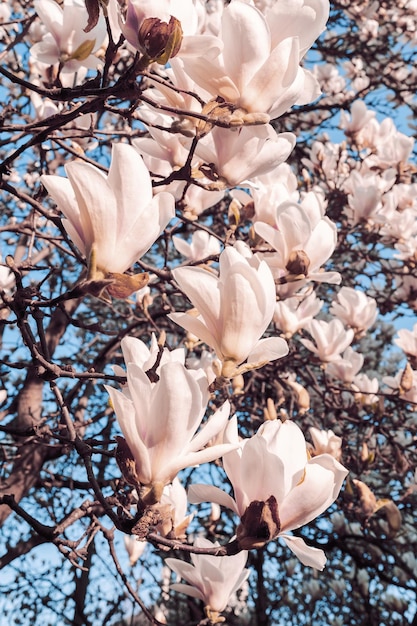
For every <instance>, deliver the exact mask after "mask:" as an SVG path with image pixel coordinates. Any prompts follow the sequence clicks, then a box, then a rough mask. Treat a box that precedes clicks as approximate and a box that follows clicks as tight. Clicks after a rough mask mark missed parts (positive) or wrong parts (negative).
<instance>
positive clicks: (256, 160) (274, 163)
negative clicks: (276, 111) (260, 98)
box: [195, 124, 295, 187]
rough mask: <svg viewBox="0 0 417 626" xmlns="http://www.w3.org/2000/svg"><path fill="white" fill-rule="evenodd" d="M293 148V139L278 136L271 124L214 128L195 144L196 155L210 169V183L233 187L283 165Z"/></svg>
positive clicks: (282, 135) (286, 134)
mask: <svg viewBox="0 0 417 626" xmlns="http://www.w3.org/2000/svg"><path fill="white" fill-rule="evenodd" d="M294 146H295V135H293V134H292V133H279V134H277V133H276V131H275V130H274V129H273V128H272V126H271V125H270V124H264V125H263V126H241V127H240V128H236V129H229V128H220V127H218V126H217V127H216V128H213V130H212V131H211V132H210V133H209V134H208V135H206V136H205V137H203V139H202V140H201V141H199V142H198V145H197V148H196V151H195V153H196V155H197V156H198V157H199V158H200V159H201V160H202V161H203V162H204V163H205V164H207V165H205V166H200V169H201V171H202V172H204V171H205V170H204V169H203V167H209V170H210V171H208V172H207V174H208V178H209V179H210V180H214V181H217V180H218V179H220V180H218V182H217V185H219V184H220V185H223V187H224V186H226V187H227V186H228V187H235V186H237V185H239V184H241V183H243V182H245V181H247V180H248V179H251V178H253V177H254V176H260V175H261V174H265V173H267V172H271V171H272V170H274V169H275V168H276V167H278V165H280V164H281V163H283V162H284V161H285V160H286V159H287V158H288V157H289V155H290V154H291V152H292V150H293V148H294Z"/></svg>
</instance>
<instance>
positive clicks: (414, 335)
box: [394, 324, 417, 357]
mask: <svg viewBox="0 0 417 626" xmlns="http://www.w3.org/2000/svg"><path fill="white" fill-rule="evenodd" d="M394 343H395V344H396V345H397V346H398V347H399V348H401V349H402V350H404V352H405V353H406V354H408V355H410V356H413V357H417V324H414V326H413V330H407V329H406V328H400V330H399V331H398V337H396V338H395V339H394Z"/></svg>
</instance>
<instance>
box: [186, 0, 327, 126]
mask: <svg viewBox="0 0 417 626" xmlns="http://www.w3.org/2000/svg"><path fill="white" fill-rule="evenodd" d="M328 11H329V4H328V1H327V0H297V1H296V2H294V1H291V2H290V1H288V0H287V1H285V2H282V1H280V2H276V3H275V5H274V6H272V7H271V8H270V9H269V10H267V11H266V14H265V15H262V13H261V12H260V11H258V9H256V8H255V7H254V6H251V5H250V4H249V3H247V2H241V1H240V0H233V2H231V3H230V4H229V5H228V6H227V7H226V8H225V9H224V11H223V15H222V19H221V30H220V33H219V38H220V45H219V43H218V42H217V43H213V45H212V47H217V48H218V49H219V50H221V53H220V54H217V55H214V54H213V52H212V50H211V49H210V48H209V49H207V50H205V51H203V52H202V53H201V55H200V56H193V57H191V58H189V57H187V56H186V57H183V62H184V67H185V71H186V72H187V74H188V75H189V76H190V77H191V78H192V79H193V80H194V81H195V82H196V83H197V84H198V85H200V87H202V88H203V89H204V90H206V91H207V92H208V93H210V94H211V95H212V96H213V97H217V96H220V97H222V98H223V99H224V100H225V101H226V102H229V103H231V104H233V105H234V106H235V107H237V108H240V109H243V110H244V111H246V112H249V113H254V114H257V113H262V114H268V115H269V117H270V118H271V119H273V118H276V117H279V116H280V115H282V114H283V113H285V111H287V110H288V109H289V108H290V107H291V106H292V105H293V104H306V103H308V102H311V101H312V100H314V99H315V98H317V97H318V96H319V95H320V89H319V86H318V83H317V81H316V79H315V78H314V77H313V75H312V74H311V73H310V72H308V71H307V70H305V69H303V68H301V67H300V65H299V63H300V60H301V59H302V57H303V56H304V54H305V53H306V52H307V50H308V49H309V48H310V47H311V45H312V44H313V42H314V40H315V39H316V38H317V37H318V35H319V34H320V33H321V31H323V30H324V27H325V24H326V20H327V17H328Z"/></svg>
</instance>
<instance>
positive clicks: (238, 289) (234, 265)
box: [169, 245, 288, 378]
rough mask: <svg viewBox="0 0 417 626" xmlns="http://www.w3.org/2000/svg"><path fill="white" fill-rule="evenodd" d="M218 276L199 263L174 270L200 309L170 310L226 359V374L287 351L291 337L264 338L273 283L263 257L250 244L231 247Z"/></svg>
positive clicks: (272, 301) (272, 302)
mask: <svg viewBox="0 0 417 626" xmlns="http://www.w3.org/2000/svg"><path fill="white" fill-rule="evenodd" d="M219 263H220V273H219V276H216V275H215V274H213V273H211V272H209V271H207V270H205V269H202V268H199V267H180V268H177V269H175V270H173V272H172V273H173V275H174V278H175V280H176V281H177V283H178V284H179V286H180V288H181V289H182V291H183V292H184V293H185V294H186V295H187V297H188V298H189V299H190V300H191V302H192V303H193V305H194V306H195V308H196V309H197V310H198V313H199V315H198V317H194V316H191V315H188V314H187V313H171V314H170V315H169V317H170V318H171V319H172V320H173V321H174V322H176V323H177V324H179V325H180V326H182V327H183V328H185V329H186V330H188V331H189V332H191V333H193V334H194V335H196V336H197V337H199V339H201V340H202V341H204V342H205V343H206V344H207V345H209V346H211V347H212V348H213V349H214V350H215V352H216V355H217V357H218V358H219V359H220V360H221V361H222V363H223V367H222V375H223V376H224V377H226V378H230V377H233V376H236V375H237V374H238V373H242V368H240V369H239V365H241V364H242V363H243V362H244V361H246V360H247V363H246V364H245V366H244V368H243V369H244V370H247V369H251V368H254V367H261V366H262V365H264V364H265V363H267V362H269V361H272V360H274V359H279V358H281V357H283V356H285V355H286V354H287V352H288V346H287V343H286V342H285V341H284V340H283V339H281V338H279V337H271V338H268V339H260V337H261V336H262V335H263V333H264V332H265V330H266V329H267V328H268V326H269V324H270V323H271V321H272V316H273V314H274V306H275V284H274V279H273V277H272V274H271V272H270V270H269V268H268V266H267V264H266V263H265V262H259V260H258V259H257V258H256V257H255V256H252V254H251V252H250V250H249V248H248V247H247V246H244V245H243V246H240V247H239V249H238V248H237V247H231V246H229V247H227V248H226V249H225V250H223V252H222V253H221V255H220V259H219Z"/></svg>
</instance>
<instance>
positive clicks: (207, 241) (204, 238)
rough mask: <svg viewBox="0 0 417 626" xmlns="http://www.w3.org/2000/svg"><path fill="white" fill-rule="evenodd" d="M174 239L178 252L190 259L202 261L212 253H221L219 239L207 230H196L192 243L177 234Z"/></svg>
mask: <svg viewBox="0 0 417 626" xmlns="http://www.w3.org/2000/svg"><path fill="white" fill-rule="evenodd" d="M172 241H173V244H174V246H175V247H176V249H177V250H178V252H179V253H180V254H182V255H183V256H185V257H186V258H187V259H188V260H189V261H201V259H204V258H206V257H208V256H211V255H212V254H220V242H219V240H218V239H216V237H213V236H212V235H209V234H208V232H206V231H205V230H196V231H195V232H194V233H193V235H192V237H191V243H188V242H186V241H184V239H183V238H182V237H178V236H176V235H174V236H173V238H172Z"/></svg>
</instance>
